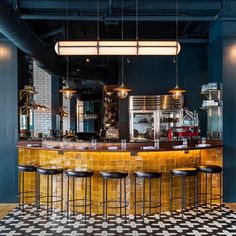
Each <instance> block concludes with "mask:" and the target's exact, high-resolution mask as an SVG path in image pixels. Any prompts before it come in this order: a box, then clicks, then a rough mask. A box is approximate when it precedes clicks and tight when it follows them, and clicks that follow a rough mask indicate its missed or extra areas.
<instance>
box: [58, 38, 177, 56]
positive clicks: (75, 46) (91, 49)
mask: <svg viewBox="0 0 236 236" xmlns="http://www.w3.org/2000/svg"><path fill="white" fill-rule="evenodd" d="M180 49H181V47H180V44H179V43H178V42H177V41H59V42H57V43H56V45H55V51H56V53H57V54H58V55H63V56H75V55H94V56H98V55H134V56H135V55H136V56H138V55H177V54H178V53H179V52H180Z"/></svg>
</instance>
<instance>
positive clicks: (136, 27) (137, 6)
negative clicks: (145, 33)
mask: <svg viewBox="0 0 236 236" xmlns="http://www.w3.org/2000/svg"><path fill="white" fill-rule="evenodd" d="M138 23H139V22H138V0H136V41H137V42H138V33H139V32H138Z"/></svg>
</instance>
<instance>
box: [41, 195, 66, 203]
mask: <svg viewBox="0 0 236 236" xmlns="http://www.w3.org/2000/svg"><path fill="white" fill-rule="evenodd" d="M51 197H52V198H57V200H53V201H52V202H61V201H62V199H63V198H62V197H61V196H56V195H53V196H51V195H48V196H44V195H42V196H40V197H39V199H40V203H47V201H45V200H43V201H42V200H41V199H42V198H49V199H51ZM50 202H51V201H50Z"/></svg>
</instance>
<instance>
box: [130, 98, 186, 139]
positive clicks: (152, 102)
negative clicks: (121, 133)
mask: <svg viewBox="0 0 236 236" xmlns="http://www.w3.org/2000/svg"><path fill="white" fill-rule="evenodd" d="M129 116H130V140H131V141H151V140H153V139H162V140H167V138H168V130H169V129H170V128H172V127H174V126H181V125H182V118H183V99H181V100H174V99H173V98H172V96H171V95H157V96H130V98H129Z"/></svg>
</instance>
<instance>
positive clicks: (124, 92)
mask: <svg viewBox="0 0 236 236" xmlns="http://www.w3.org/2000/svg"><path fill="white" fill-rule="evenodd" d="M123 4H124V3H123V0H122V1H121V5H122V7H121V9H122V14H121V15H122V21H121V22H122V33H121V37H122V41H123V39H124V5H123ZM114 90H115V91H117V95H118V97H119V98H120V99H125V98H126V97H127V96H128V94H129V92H130V91H132V89H129V88H127V87H126V86H125V84H124V56H123V55H122V57H121V85H120V86H119V87H118V88H115V89H114Z"/></svg>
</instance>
